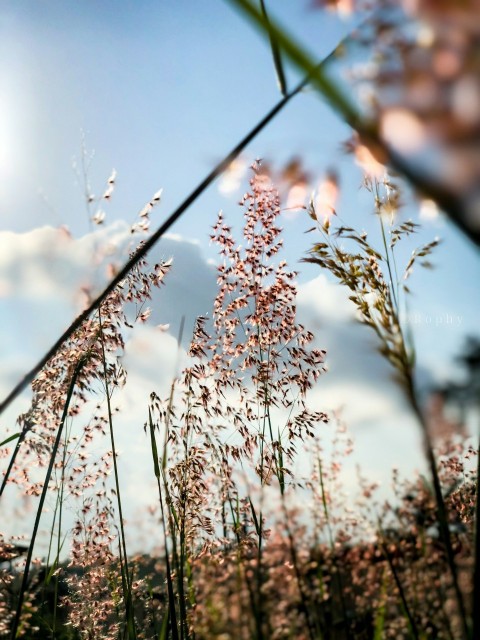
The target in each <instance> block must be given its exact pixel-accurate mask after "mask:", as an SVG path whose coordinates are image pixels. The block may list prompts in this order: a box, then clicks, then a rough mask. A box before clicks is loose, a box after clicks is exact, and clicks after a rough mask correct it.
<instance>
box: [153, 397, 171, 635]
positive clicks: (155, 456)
mask: <svg viewBox="0 0 480 640" xmlns="http://www.w3.org/2000/svg"><path fill="white" fill-rule="evenodd" d="M148 421H149V427H150V443H151V450H152V457H153V468H154V473H155V478H156V480H157V487H158V500H159V503H160V514H161V523H162V531H163V540H164V544H165V566H166V569H167V593H168V614H169V618H170V628H171V630H172V640H179V635H178V626H177V612H176V609H175V593H174V590H173V580H172V569H171V566H170V558H169V552H168V536H167V527H166V521H165V508H164V505H163V497H162V486H161V472H160V465H159V463H158V449H157V441H156V438H155V426H154V424H153V420H152V413H151V411H150V409H149V410H148Z"/></svg>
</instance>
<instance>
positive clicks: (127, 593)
mask: <svg viewBox="0 0 480 640" xmlns="http://www.w3.org/2000/svg"><path fill="white" fill-rule="evenodd" d="M98 321H99V326H100V344H101V348H102V363H103V381H104V385H105V395H106V400H107V413H108V426H109V433H110V443H111V445H112V457H113V474H114V479H115V491H116V496H117V506H118V517H119V524H120V539H121V547H120V549H121V553H120V554H119V559H120V570H121V575H122V588H123V597H124V600H125V606H126V612H125V613H126V624H127V632H128V637H129V639H130V640H136V637H137V632H136V627H135V616H134V610H133V600H132V583H131V579H130V574H129V571H128V555H127V543H126V539H125V528H124V521H123V510H122V498H121V493H120V481H119V473H118V466H117V452H116V448H115V436H114V431H113V417H112V407H111V396H110V393H111V391H110V387H109V384H108V371H107V357H106V353H105V340H104V334H103V323H102V310H101V307H100V308H99V310H98Z"/></svg>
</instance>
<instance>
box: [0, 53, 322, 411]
mask: <svg viewBox="0 0 480 640" xmlns="http://www.w3.org/2000/svg"><path fill="white" fill-rule="evenodd" d="M329 57H330V56H329ZM326 60H327V59H325V60H324V61H322V63H320V64H324V63H325V62H326ZM309 80H310V75H308V76H306V77H305V78H304V79H303V80H302V81H301V82H300V83H299V84H298V85H297V86H296V87H295V88H294V89H293V90H292V91H290V92H289V93H287V95H286V96H285V97H284V98H282V99H281V100H280V101H279V102H277V104H276V105H275V106H274V107H273V108H272V109H271V110H270V111H269V112H268V113H267V114H266V115H265V116H264V117H263V118H262V119H261V120H260V121H259V122H258V123H257V124H256V125H255V126H254V127H253V129H252V130H251V131H249V133H247V135H246V136H245V137H244V138H243V139H242V140H241V141H240V142H239V143H238V144H237V145H236V146H235V147H234V148H233V149H232V150H231V151H230V152H229V153H228V154H227V155H226V156H225V157H224V158H223V160H221V161H220V162H219V163H218V164H217V165H216V167H214V169H212V171H210V173H209V174H208V175H207V176H206V178H204V179H203V180H202V182H200V184H199V185H198V186H197V187H195V189H194V190H193V191H192V192H191V193H190V195H189V196H187V197H186V198H185V200H184V201H183V202H182V203H181V204H180V205H179V206H178V207H177V208H176V209H175V211H174V212H173V213H172V214H171V215H170V216H169V217H168V218H167V219H166V220H165V222H164V223H163V224H162V225H161V226H160V227H159V228H158V229H157V230H156V231H155V233H153V235H151V236H150V238H148V240H146V241H145V242H144V243H143V244H142V245H141V246H140V247H139V248H138V249H137V251H135V252H134V254H133V255H132V256H131V257H130V259H129V260H128V261H127V262H126V263H125V264H124V266H123V267H122V268H121V269H120V271H119V272H118V273H117V275H116V276H115V277H114V278H113V279H112V280H111V281H110V282H109V284H108V285H107V286H106V287H105V289H104V290H103V291H102V293H100V294H99V295H98V296H97V297H96V298H95V300H93V302H92V303H91V304H90V306H89V307H87V309H85V311H83V312H82V313H81V314H80V315H79V316H77V318H76V319H75V320H74V321H73V322H72V324H71V325H70V326H69V327H68V329H66V330H65V331H64V332H63V334H62V335H61V336H60V337H59V338H58V340H57V341H56V342H55V343H54V344H53V345H52V346H51V348H50V349H49V350H48V351H47V352H46V353H45V355H44V356H43V357H42V358H41V359H40V360H39V361H38V362H37V364H36V365H35V366H34V367H33V368H32V369H31V370H30V371H29V372H28V373H26V374H25V375H24V376H23V378H22V379H21V380H20V381H19V382H18V383H17V384H16V385H15V387H14V388H13V389H12V390H11V391H10V393H9V394H8V395H7V396H6V397H5V398H4V400H3V401H2V402H1V403H0V414H2V413H3V412H4V411H5V409H6V408H7V407H8V406H9V405H10V404H11V403H12V402H13V400H14V399H15V398H16V397H17V396H18V395H19V394H20V393H21V392H22V391H23V390H24V389H25V388H26V387H27V385H28V384H29V383H30V382H32V380H33V379H34V378H35V376H36V375H37V374H38V373H39V372H40V371H41V370H42V369H43V367H44V366H45V365H46V364H47V362H48V361H49V360H50V359H51V358H52V357H53V356H54V355H55V354H56V353H57V351H58V350H59V349H60V347H61V346H62V345H63V344H64V343H65V342H66V341H67V340H68V339H69V338H71V336H72V335H73V333H74V332H75V331H76V330H77V329H78V328H79V327H80V326H81V325H82V323H83V322H85V320H87V318H89V317H90V315H91V314H92V313H93V312H94V311H96V310H97V309H98V308H99V307H100V305H101V304H102V302H103V301H104V300H105V299H106V298H107V296H108V295H109V294H110V293H111V292H112V291H113V290H114V289H115V287H117V286H118V285H119V284H120V282H122V280H124V279H125V278H126V277H127V276H128V274H129V273H130V271H131V270H132V269H133V268H134V267H135V266H136V265H137V264H138V263H139V262H140V260H142V259H143V258H144V257H145V256H146V255H147V253H148V252H149V251H150V249H152V247H153V246H154V245H155V244H156V243H157V242H158V241H159V240H160V238H162V236H163V235H164V234H165V233H166V232H167V231H168V230H169V229H170V227H171V226H172V225H173V224H174V223H175V222H176V221H177V220H178V219H179V218H180V217H181V216H182V215H183V213H185V211H186V210H187V209H188V208H189V207H190V205H192V204H193V203H194V202H195V200H197V199H198V198H199V196H200V195H201V194H202V193H203V192H204V191H205V190H206V189H207V188H208V187H209V186H210V185H211V184H212V182H213V181H214V180H215V179H216V178H218V176H219V175H221V174H222V173H223V172H224V171H225V169H227V167H228V166H229V165H230V164H231V163H232V162H233V160H235V158H237V157H238V155H239V154H240V153H241V152H242V151H243V150H244V149H245V147H246V146H247V145H248V144H249V143H250V142H251V141H252V140H253V139H254V138H255V137H256V136H257V135H258V134H259V133H260V132H261V131H262V130H263V129H264V128H265V127H266V126H267V124H268V123H269V122H271V121H272V120H273V118H274V117H275V116H276V115H277V114H278V113H279V112H280V111H281V110H282V109H283V108H284V107H285V106H286V105H287V104H288V102H290V100H291V99H292V98H293V97H294V96H296V95H297V94H298V93H300V91H302V89H304V87H305V86H306V85H307V84H308V82H309Z"/></svg>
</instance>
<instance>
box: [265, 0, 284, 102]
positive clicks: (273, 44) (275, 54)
mask: <svg viewBox="0 0 480 640" xmlns="http://www.w3.org/2000/svg"><path fill="white" fill-rule="evenodd" d="M260 6H261V8H262V13H263V17H264V19H265V23H266V25H267V27H268V26H269V24H270V23H269V19H268V13H267V7H266V5H265V1H264V0H260ZM268 36H269V38H270V48H271V50H272V58H273V64H274V66H275V73H276V74H277V82H278V88H279V89H280V93H281V94H282V96H286V95H287V80H286V77H285V71H284V68H283V62H282V56H281V53H280V48H279V46H278V44H277V41H276V38H275V34H274V33H273V31H271V29H268Z"/></svg>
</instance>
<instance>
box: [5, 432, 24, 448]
mask: <svg viewBox="0 0 480 640" xmlns="http://www.w3.org/2000/svg"><path fill="white" fill-rule="evenodd" d="M21 435H22V434H21V432H19V433H14V434H13V435H12V436H10V437H8V438H7V439H6V440H4V441H3V442H0V447H4V446H5V445H6V444H8V443H9V442H12V440H16V439H17V438H19V437H20V436H21Z"/></svg>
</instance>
